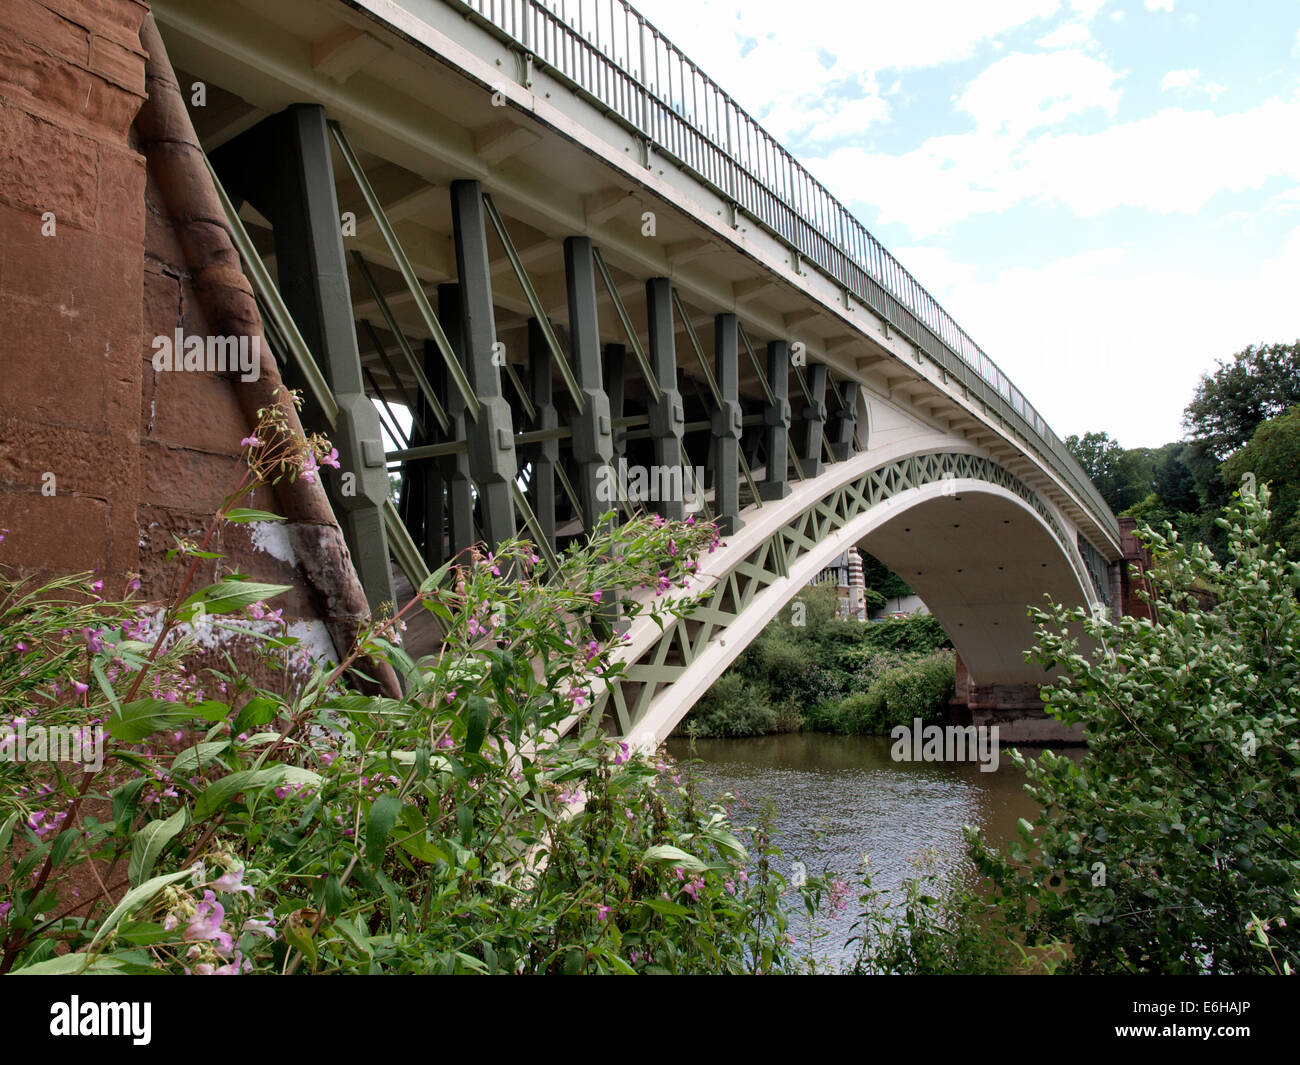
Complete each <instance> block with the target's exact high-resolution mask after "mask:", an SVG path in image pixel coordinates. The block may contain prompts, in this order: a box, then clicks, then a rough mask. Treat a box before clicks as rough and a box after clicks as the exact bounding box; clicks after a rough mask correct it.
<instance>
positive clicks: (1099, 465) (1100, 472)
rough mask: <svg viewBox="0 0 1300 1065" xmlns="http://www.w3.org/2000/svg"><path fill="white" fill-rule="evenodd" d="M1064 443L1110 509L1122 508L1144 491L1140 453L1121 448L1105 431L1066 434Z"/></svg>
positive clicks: (1142, 494) (1141, 496) (1117, 509)
mask: <svg viewBox="0 0 1300 1065" xmlns="http://www.w3.org/2000/svg"><path fill="white" fill-rule="evenodd" d="M1065 446H1066V448H1067V449H1068V450H1069V452H1070V454H1071V455H1073V456H1074V458H1075V460H1076V461H1077V462H1078V463H1079V465H1080V466H1081V467H1083V472H1084V473H1086V474H1087V475H1088V478H1089V479H1090V480H1091V481H1092V483H1093V484H1094V485H1095V486H1096V488H1097V491H1098V492H1100V493H1101V497H1102V499H1104V500H1105V501H1106V505H1107V506H1109V507H1110V508H1111V510H1114V511H1120V510H1123V509H1124V508H1125V507H1129V506H1132V505H1133V504H1134V503H1136V502H1137V501H1138V500H1139V499H1141V498H1143V496H1145V495H1146V494H1147V493H1146V492H1145V491H1143V490H1142V487H1141V483H1140V479H1141V477H1142V472H1139V469H1138V468H1139V467H1140V465H1141V463H1140V462H1139V461H1138V460H1139V459H1140V456H1138V455H1136V454H1135V453H1133V452H1128V451H1125V450H1124V448H1123V447H1121V446H1120V443H1119V441H1118V440H1114V439H1112V438H1111V436H1110V434H1109V433H1084V434H1083V436H1081V437H1080V436H1067V437H1066V438H1065ZM1135 474H1136V477H1135ZM1135 480H1136V481H1137V482H1138V483H1134V482H1135Z"/></svg>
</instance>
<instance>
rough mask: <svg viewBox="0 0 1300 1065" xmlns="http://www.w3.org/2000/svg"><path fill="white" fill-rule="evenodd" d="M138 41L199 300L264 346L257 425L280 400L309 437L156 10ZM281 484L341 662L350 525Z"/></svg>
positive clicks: (255, 388)
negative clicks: (259, 306) (283, 373)
mask: <svg viewBox="0 0 1300 1065" xmlns="http://www.w3.org/2000/svg"><path fill="white" fill-rule="evenodd" d="M140 44H141V46H142V48H143V49H144V52H145V54H146V56H147V57H148V58H147V60H146V63H145V88H146V91H147V93H148V98H147V99H146V100H145V103H144V105H143V107H141V109H140V112H139V114H138V115H137V116H136V119H135V129H136V133H137V135H138V136H139V138H140V143H141V148H142V149H143V151H144V153H145V157H146V160H147V163H148V167H149V170H150V172H151V173H152V174H153V176H154V179H155V180H156V181H157V183H158V189H159V191H160V192H161V194H162V197H163V201H164V202H165V203H166V205H167V211H168V213H169V214H170V215H171V219H172V223H173V225H174V226H175V230H176V235H177V237H178V239H179V240H180V244H181V249H182V251H183V253H184V256H185V264H186V266H187V268H188V269H189V271H190V277H191V282H192V285H193V288H194V293H195V296H196V297H197V298H198V301H199V305H200V306H201V307H202V310H203V313H204V315H205V317H206V318H207V321H208V324H209V326H210V328H211V329H212V330H213V331H214V332H216V333H219V334H223V335H226V336H246V337H248V338H249V343H250V347H252V348H253V350H256V351H260V358H261V367H260V373H259V374H258V377H257V379H256V380H255V381H247V380H245V381H241V382H240V384H239V387H237V388H236V389H235V393H236V396H237V398H238V401H239V406H240V409H241V410H242V412H243V414H244V418H245V420H246V421H247V422H248V424H249V426H250V427H251V426H253V425H255V424H256V423H257V421H258V411H259V410H261V409H262V408H264V407H271V406H279V407H280V408H282V409H283V410H284V412H285V415H286V419H287V423H288V425H289V427H290V431H291V432H293V433H297V434H299V435H301V434H302V424H301V422H300V421H299V419H298V412H297V410H296V409H295V408H294V406H293V403H292V401H291V400H290V399H289V398H288V393H287V390H286V389H285V386H284V383H283V381H282V380H281V377H280V371H279V369H278V367H277V366H276V364H275V358H274V357H273V356H272V355H271V352H270V346H269V345H268V344H266V343H265V342H264V341H265V337H264V335H263V330H262V316H261V314H260V313H259V312H258V309H257V303H256V300H255V299H254V296H253V289H252V286H251V285H250V284H249V281H248V279H247V278H246V277H245V276H244V271H243V267H242V265H241V263H240V259H239V253H238V251H236V249H235V245H234V242H233V240H232V239H231V236H230V233H229V230H228V229H227V227H226V219H225V214H224V212H223V211H222V209H221V203H220V201H219V199H218V197H217V191H216V188H215V187H214V186H213V184H212V179H211V176H210V175H209V173H208V169H207V165H206V162H205V158H204V154H203V148H202V146H201V145H200V144H199V139H198V136H197V134H196V133H195V132H194V125H193V123H192V122H191V121H190V116H189V112H188V111H187V110H186V108H185V99H184V96H183V95H182V93H181V89H180V85H179V84H178V82H177V80H176V74H175V71H174V70H173V69H172V65H171V60H170V59H169V58H168V56H167V49H166V48H165V46H164V45H163V41H162V37H161V35H160V34H159V32H158V26H157V24H156V23H155V22H154V18H153V15H152V14H148V15H146V16H145V18H144V22H143V23H142V25H141V27H140ZM254 338H256V341H257V342H256V344H254V343H253V340H254ZM273 490H274V492H275V499H276V504H277V506H278V507H279V509H280V512H281V513H282V514H283V515H284V517H285V518H286V519H287V520H288V522H289V530H290V538H291V541H292V542H293V545H294V549H295V553H296V554H297V556H298V560H299V562H300V563H301V564H302V567H303V570H304V572H305V573H306V575H307V581H308V584H309V585H310V589H309V590H310V593H311V596H312V599H313V601H314V602H315V604H316V606H317V608H318V610H319V611H320V614H321V616H322V619H323V620H324V622H325V625H326V627H327V629H328V630H329V634H330V638H331V640H332V641H333V643H334V648H335V651H336V652H337V654H338V655H339V656H340V660H342V658H343V657H344V656H346V655H347V654H348V652H349V651H350V650H351V649H352V647H353V646H354V645H355V643H356V640H357V635H358V632H359V631H360V629H361V626H362V625H363V624H364V623H365V621H366V620H367V619H368V618H369V616H370V609H369V605H368V603H367V601H366V595H365V591H364V590H363V589H362V587H361V582H360V581H359V580H358V579H357V574H356V570H355V569H354V568H353V565H352V557H351V555H350V554H349V553H348V548H347V544H346V542H345V541H344V538H343V531H342V529H341V528H340V527H339V524H338V521H337V520H336V518H335V517H334V511H333V508H332V507H331V506H330V504H329V500H328V499H327V498H326V496H325V492H324V489H323V488H322V487H321V485H320V484H319V483H313V482H308V481H305V480H303V479H302V478H298V479H296V480H293V481H290V480H289V479H288V478H282V479H281V480H280V481H279V483H278V484H276V485H275V486H274V489H273ZM358 665H359V667H360V669H361V671H362V672H363V674H364V676H357V677H356V678H355V680H356V682H357V683H358V684H359V685H360V686H362V687H364V688H366V689H368V690H372V691H380V692H382V693H383V694H385V695H389V696H392V697H394V698H399V697H400V695H401V690H400V686H399V685H398V681H397V676H396V674H395V673H394V672H393V669H392V667H391V666H389V665H388V663H386V662H382V661H375V660H373V659H370V660H365V661H361V662H359V663H358ZM367 677H368V678H371V679H372V681H373V683H372V682H370V681H367V680H366V678H367Z"/></svg>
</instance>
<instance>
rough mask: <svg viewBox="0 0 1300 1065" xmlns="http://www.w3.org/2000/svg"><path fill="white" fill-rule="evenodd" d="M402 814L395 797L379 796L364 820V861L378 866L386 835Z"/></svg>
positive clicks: (399, 804) (386, 839) (398, 800)
mask: <svg viewBox="0 0 1300 1065" xmlns="http://www.w3.org/2000/svg"><path fill="white" fill-rule="evenodd" d="M401 812H402V800H401V799H399V798H398V797H397V796H396V795H381V796H379V798H377V799H376V800H375V801H374V803H373V805H371V807H370V814H369V816H368V817H367V818H366V859H367V861H369V862H370V864H371V865H378V864H379V861H380V859H381V858H383V856H384V847H385V846H386V844H387V842H388V833H389V831H390V830H391V829H392V827H393V825H394V823H395V822H396V821H397V815H398V814H400V813H401Z"/></svg>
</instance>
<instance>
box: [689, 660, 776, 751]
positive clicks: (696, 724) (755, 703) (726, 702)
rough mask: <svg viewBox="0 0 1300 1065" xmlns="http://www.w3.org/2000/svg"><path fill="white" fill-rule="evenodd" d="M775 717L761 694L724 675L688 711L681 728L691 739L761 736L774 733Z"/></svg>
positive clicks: (730, 674) (730, 675)
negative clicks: (692, 737) (696, 737)
mask: <svg viewBox="0 0 1300 1065" xmlns="http://www.w3.org/2000/svg"><path fill="white" fill-rule="evenodd" d="M776 727H777V714H776V711H775V710H773V709H772V707H771V705H770V704H769V703H768V701H767V697H766V695H765V694H764V693H763V692H762V691H761V690H756V689H755V688H754V687H753V686H752V685H750V684H747V683H746V682H745V679H744V678H743V677H740V676H738V675H737V674H735V673H726V674H724V675H723V676H721V677H719V678H718V680H717V682H716V683H715V684H714V685H713V686H712V687H711V688H710V689H709V690H708V691H707V692H705V694H704V695H703V696H702V697H701V699H700V701H699V702H698V703H696V704H695V706H693V707H692V708H691V711H690V713H689V714H688V715H687V716H686V719H685V723H684V725H683V726H682V728H681V731H682V732H685V733H687V734H689V735H692V736H712V737H735V736H761V735H763V734H765V733H768V732H775V731H776Z"/></svg>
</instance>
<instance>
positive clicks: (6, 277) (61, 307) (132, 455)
mask: <svg viewBox="0 0 1300 1065" xmlns="http://www.w3.org/2000/svg"><path fill="white" fill-rule="evenodd" d="M145 10H146V8H145V6H144V5H143V4H141V3H139V2H137V0H98V2H96V0H3V3H0V368H2V369H0V372H2V373H3V378H2V380H3V385H2V386H0V527H7V528H8V529H9V533H8V536H7V538H6V540H5V543H4V545H3V556H2V559H0V560H2V561H4V562H5V563H8V564H10V565H16V566H17V567H19V568H20V569H21V570H23V571H29V572H30V571H42V572H47V573H48V572H63V573H67V572H70V571H77V570H89V569H95V568H100V569H102V570H104V571H105V572H106V574H107V575H109V576H110V577H111V578H114V579H116V580H117V581H118V583H119V584H120V583H121V576H122V575H123V574H125V573H126V572H127V571H130V570H134V569H136V568H137V558H138V553H137V547H136V543H137V540H138V533H137V529H136V522H135V508H136V501H137V499H138V498H139V495H140V476H141V471H140V462H139V441H138V435H139V410H140V408H139V400H140V387H141V381H140V364H139V360H138V358H137V357H136V354H137V352H138V351H139V343H140V334H141V292H142V271H141V268H140V264H141V262H142V260H143V256H144V231H145V224H144V222H145V211H144V185H145V168H144V160H143V159H142V158H141V156H140V155H139V154H138V153H137V152H135V151H134V150H133V149H132V148H131V146H130V143H129V140H128V138H129V131H130V127H131V122H132V120H133V119H134V117H135V113H136V111H137V110H138V108H139V106H140V104H141V102H142V101H143V99H144V55H143V53H142V52H141V51H140V44H139V40H138V37H137V33H138V28H139V25H140V21H141V19H142V18H143V17H144V13H145ZM47 211H49V212H53V216H54V219H53V221H54V227H55V229H54V235H53V236H43V235H42V232H41V230H42V214H43V212H47ZM46 474H52V475H53V481H52V482H51V481H50V478H49V477H46V476H45V475H46ZM43 484H44V485H52V487H53V489H54V494H53V495H43V494H42V492H41V489H42V485H43Z"/></svg>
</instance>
